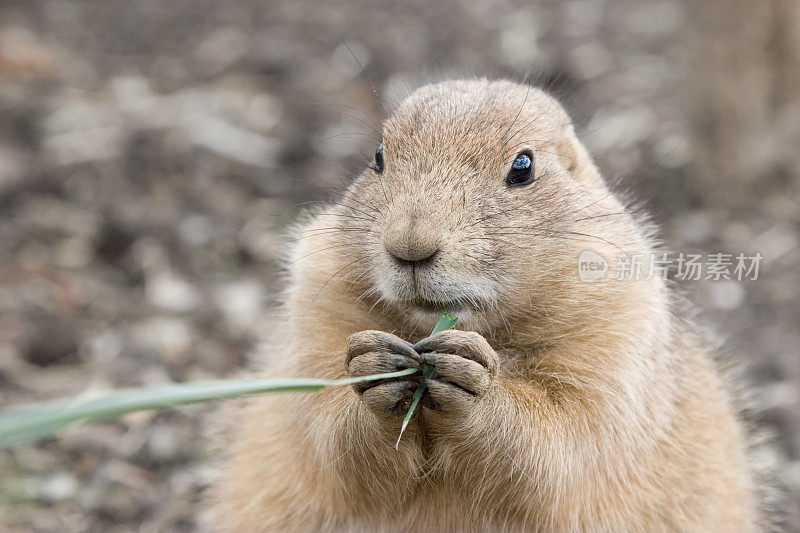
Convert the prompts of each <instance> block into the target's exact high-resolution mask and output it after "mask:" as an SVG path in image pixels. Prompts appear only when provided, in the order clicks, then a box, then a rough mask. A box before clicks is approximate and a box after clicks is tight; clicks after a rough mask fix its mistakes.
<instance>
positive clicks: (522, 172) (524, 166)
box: [506, 150, 536, 187]
mask: <svg viewBox="0 0 800 533" xmlns="http://www.w3.org/2000/svg"><path fill="white" fill-rule="evenodd" d="M534 181H536V172H534V165H533V153H532V152H531V151H530V150H523V151H522V152H520V153H518V154H517V157H515V158H514V162H513V163H511V170H509V171H508V176H506V183H507V184H508V186H509V187H521V186H523V185H528V184H529V183H533V182H534Z"/></svg>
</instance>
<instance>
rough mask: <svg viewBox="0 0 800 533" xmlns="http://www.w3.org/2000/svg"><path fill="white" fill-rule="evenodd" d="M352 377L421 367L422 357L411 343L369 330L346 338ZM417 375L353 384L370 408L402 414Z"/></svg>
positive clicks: (406, 408)
mask: <svg viewBox="0 0 800 533" xmlns="http://www.w3.org/2000/svg"><path fill="white" fill-rule="evenodd" d="M345 364H346V365H347V372H348V374H349V375H350V377H361V376H366V375H369V374H379V373H383V372H397V371H398V370H404V369H406V368H419V366H420V364H421V359H420V357H419V354H418V353H417V352H416V351H415V350H414V347H413V346H412V344H411V343H410V342H407V341H404V340H403V339H401V338H400V337H397V336H395V335H392V334H391V333H385V332H383V331H375V330H367V331H361V332H359V333H355V334H353V335H351V336H350V337H349V338H348V339H347V356H346V358H345ZM418 385H419V377H418V376H417V374H412V375H410V376H403V377H399V378H392V379H385V380H383V379H382V380H378V381H367V382H364V383H356V384H354V385H353V388H354V389H355V391H356V392H357V393H358V394H359V395H360V396H361V400H362V401H363V402H364V405H366V406H367V408H369V409H370V410H371V411H373V412H375V413H378V414H383V415H387V414H388V415H392V416H397V417H403V416H404V415H405V413H406V411H408V408H409V407H410V406H411V401H412V396H413V395H414V390H416V388H417V386H418Z"/></svg>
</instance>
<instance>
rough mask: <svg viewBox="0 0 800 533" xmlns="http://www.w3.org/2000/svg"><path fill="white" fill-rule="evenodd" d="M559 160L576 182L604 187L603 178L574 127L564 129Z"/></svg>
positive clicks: (559, 145) (559, 148)
mask: <svg viewBox="0 0 800 533" xmlns="http://www.w3.org/2000/svg"><path fill="white" fill-rule="evenodd" d="M558 160H559V163H561V166H563V167H564V168H565V169H567V170H568V171H569V172H570V173H571V174H572V176H573V177H574V178H575V180H576V181H577V182H578V183H580V184H582V185H585V186H587V187H603V186H604V184H603V178H602V177H600V172H599V171H598V170H597V167H596V166H595V164H594V161H592V158H591V157H589V152H588V151H587V150H586V148H585V147H584V146H583V144H582V143H581V142H580V141H579V140H578V137H577V136H576V135H575V130H574V128H573V127H572V125H569V126H567V127H566V128H564V134H563V137H562V138H561V142H559V143H558Z"/></svg>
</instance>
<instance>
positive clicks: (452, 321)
mask: <svg viewBox="0 0 800 533" xmlns="http://www.w3.org/2000/svg"><path fill="white" fill-rule="evenodd" d="M456 322H458V319H457V318H453V317H452V316H450V313H447V312H445V313H442V316H440V317H439V321H438V322H436V326H434V328H433V331H431V335H436V334H437V333H439V332H440V331H444V330H446V329H453V328H454V327H456Z"/></svg>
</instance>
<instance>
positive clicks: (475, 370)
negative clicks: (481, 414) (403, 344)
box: [414, 329, 500, 413]
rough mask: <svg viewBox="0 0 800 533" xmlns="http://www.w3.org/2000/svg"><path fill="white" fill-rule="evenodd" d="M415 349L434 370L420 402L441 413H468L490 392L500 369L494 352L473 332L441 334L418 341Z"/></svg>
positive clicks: (454, 331)
mask: <svg viewBox="0 0 800 533" xmlns="http://www.w3.org/2000/svg"><path fill="white" fill-rule="evenodd" d="M414 350H416V351H417V352H418V353H419V354H420V356H419V357H420V358H421V360H422V362H423V363H425V364H428V365H430V366H431V367H432V368H433V370H434V375H433V377H431V378H428V379H427V380H426V383H427V385H428V388H427V390H426V391H425V395H424V396H423V397H422V403H423V405H424V406H426V407H427V408H429V409H432V410H434V411H439V412H442V413H456V412H464V411H467V410H469V409H470V408H471V407H472V406H473V405H474V404H475V402H476V401H478V400H479V399H481V398H482V397H483V396H484V395H485V394H486V392H487V391H488V390H489V387H490V385H491V384H492V381H493V380H494V378H495V376H496V375H497V369H498V367H499V366H500V361H499V358H498V357H497V353H496V352H495V351H494V349H492V347H491V346H489V343H488V342H487V341H486V339H484V338H483V336H481V335H480V334H479V333H476V332H474V331H461V330H455V329H451V330H446V331H442V332H439V333H437V334H436V335H431V336H430V337H427V338H425V339H423V340H421V341H420V342H418V343H417V344H416V345H414Z"/></svg>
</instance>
